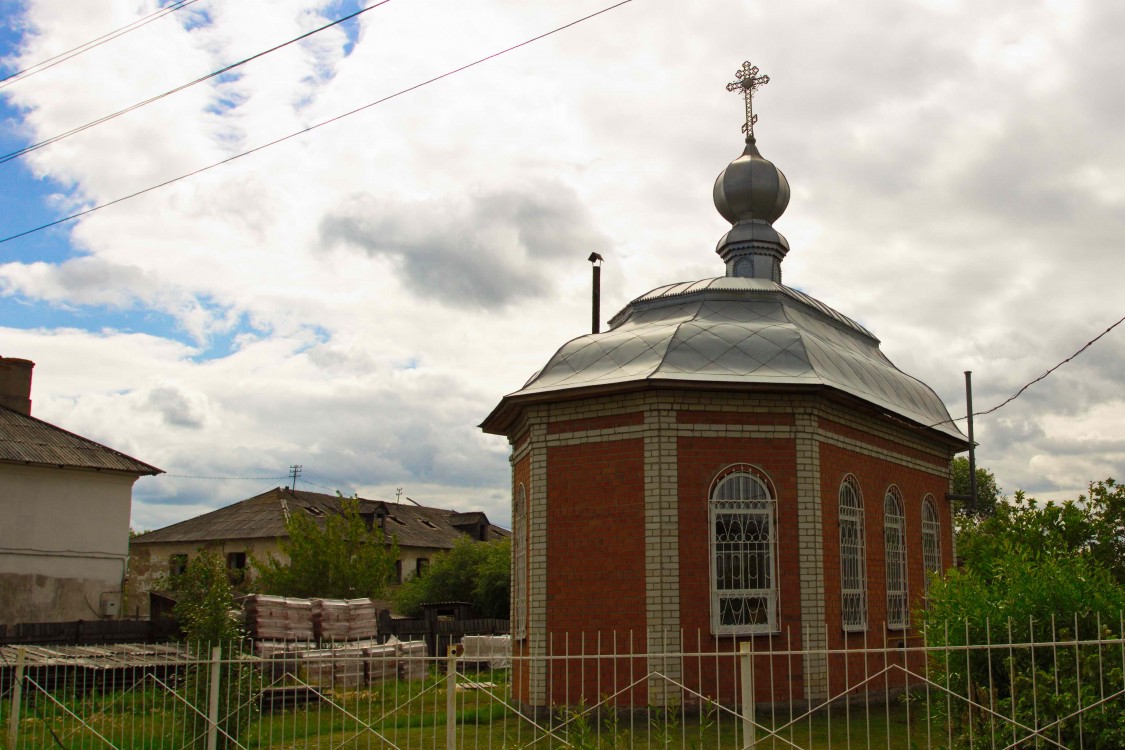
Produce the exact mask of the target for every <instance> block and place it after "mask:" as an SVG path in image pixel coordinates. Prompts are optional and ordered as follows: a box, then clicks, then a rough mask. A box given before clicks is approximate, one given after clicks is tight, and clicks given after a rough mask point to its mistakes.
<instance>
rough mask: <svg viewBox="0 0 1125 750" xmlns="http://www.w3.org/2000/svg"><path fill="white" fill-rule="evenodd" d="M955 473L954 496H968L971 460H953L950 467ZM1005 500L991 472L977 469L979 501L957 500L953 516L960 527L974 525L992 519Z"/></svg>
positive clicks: (962, 458)
mask: <svg viewBox="0 0 1125 750" xmlns="http://www.w3.org/2000/svg"><path fill="white" fill-rule="evenodd" d="M950 469H951V470H952V472H953V494H954V495H968V494H970V493H969V490H970V489H971V487H970V485H969V459H968V458H966V457H964V456H958V457H957V458H955V459H953V463H952V464H951V466H950ZM1003 499H1004V496H1003V494H1002V493H1001V491H1000V487H998V486H997V484H996V477H995V476H994V475H993V473H992V472H991V471H989V470H988V469H985V468H983V467H980V466H978V467H977V499H976V502H975V503H974V502H972V501H971V500H956V501H954V503H953V514H954V517H955V518H956V520H957V522H958V524H959V525H964V524H972V523H977V522H980V521H983V520H985V519H986V518H991V517H992V515H993V514H994V513H995V512H996V508H997V507H998V505H1000V504H1001V501H1002V500H1003Z"/></svg>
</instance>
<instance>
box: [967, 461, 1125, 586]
mask: <svg viewBox="0 0 1125 750" xmlns="http://www.w3.org/2000/svg"><path fill="white" fill-rule="evenodd" d="M957 548H958V551H959V552H960V554H961V557H962V559H963V560H964V563H965V565H966V567H967V568H968V569H969V570H971V571H973V572H975V573H976V574H978V575H982V576H986V577H987V576H990V572H989V571H990V570H991V569H992V567H993V566H994V565H995V564H996V561H997V560H1000V559H1003V558H1004V557H1006V556H1007V555H1008V554H1009V552H1010V551H1012V550H1015V551H1020V550H1022V551H1024V552H1025V553H1026V554H1027V555H1028V560H1029V561H1030V562H1035V561H1036V560H1039V559H1041V558H1042V557H1043V556H1051V557H1064V556H1065V557H1073V556H1081V557H1086V558H1088V559H1090V560H1091V561H1093V562H1094V563H1095V564H1096V565H1097V566H1099V567H1100V568H1102V569H1104V570H1105V571H1106V572H1107V573H1109V575H1110V576H1111V577H1112V578H1113V579H1114V580H1115V581H1116V582H1117V583H1118V584H1122V585H1125V485H1121V484H1118V483H1117V482H1116V481H1115V480H1113V479H1106V480H1104V481H1100V482H1091V483H1090V485H1089V489H1088V491H1087V494H1085V495H1079V496H1078V499H1077V500H1064V501H1063V502H1061V503H1056V502H1054V501H1048V502H1046V503H1040V502H1039V501H1037V500H1036V499H1035V498H1031V497H1027V496H1026V495H1025V494H1024V493H1023V492H1022V491H1017V492H1016V493H1015V496H1014V497H1013V499H1012V502H1011V503H998V504H997V505H996V509H995V511H994V512H993V514H992V515H991V516H990V517H989V518H987V519H985V520H984V521H982V522H981V523H979V524H978V525H976V526H975V527H972V528H968V529H965V530H963V532H962V533H961V535H960V536H959V537H958V539H957Z"/></svg>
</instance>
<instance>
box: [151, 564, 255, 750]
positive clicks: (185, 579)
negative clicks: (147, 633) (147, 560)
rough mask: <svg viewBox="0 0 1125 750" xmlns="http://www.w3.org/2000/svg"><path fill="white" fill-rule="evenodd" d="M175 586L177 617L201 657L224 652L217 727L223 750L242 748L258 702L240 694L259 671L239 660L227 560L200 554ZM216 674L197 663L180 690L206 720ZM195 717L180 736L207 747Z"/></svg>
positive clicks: (238, 624)
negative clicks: (245, 701)
mask: <svg viewBox="0 0 1125 750" xmlns="http://www.w3.org/2000/svg"><path fill="white" fill-rule="evenodd" d="M171 582H172V585H173V587H174V589H175V591H176V606H175V608H174V609H173V610H172V613H173V615H174V616H175V618H176V621H177V622H178V623H179V625H180V628H181V629H182V630H183V632H184V637H185V639H186V640H187V642H188V643H189V644H190V645H191V647H192V650H193V651H195V652H196V654H197V658H198V659H200V660H204V659H207V658H209V657H210V656H211V649H212V648H216V647H217V648H218V649H219V658H220V665H219V668H218V680H219V685H220V687H221V689H220V691H219V714H218V716H219V721H218V726H219V729H220V730H221V731H220V732H219V733H218V747H219V748H233V747H237V745H236V743H235V740H236V739H237V738H238V736H239V734H241V733H243V732H244V731H245V730H246V727H248V726H249V724H250V720H251V718H252V717H253V715H254V713H255V711H256V703H254V702H251V703H249V704H246V705H242V704H241V703H240V700H241V696H244V695H248V694H249V693H250V688H251V687H252V685H253V682H254V676H255V674H256V673H255V671H254V670H253V668H252V667H250V665H248V664H239V663H238V661H237V657H238V655H239V652H240V643H241V639H242V636H243V633H242V628H241V614H240V612H239V611H238V610H237V609H236V608H235V604H234V592H233V590H232V589H231V583H230V577H229V575H228V571H227V565H226V560H224V559H223V557H222V556H220V555H219V554H218V553H216V552H214V551H212V550H207V549H203V550H200V552H199V554H198V555H196V556H195V557H193V558H192V559H191V560H190V561H189V562H188V565H187V568H186V569H185V570H184V572H183V574H182V575H179V576H175V577H174V578H173V579H172V581H171ZM214 676H215V675H214V673H213V670H212V668H211V665H209V664H206V663H201V664H195V665H192V666H190V667H189V668H188V669H187V670H186V672H185V674H184V680H183V684H182V686H181V687H180V688H179V692H180V693H181V697H183V698H184V700H186V701H188V702H189V703H190V704H191V705H193V706H194V707H195V708H196V710H197V711H199V712H200V713H201V714H202V715H203V716H206V715H207V711H208V707H209V696H210V685H211V680H212V678H213V677H214ZM196 717H197V714H195V713H194V712H191V714H190V716H189V715H188V714H184V715H183V717H181V719H180V722H181V724H182V726H181V727H180V730H181V736H183V737H191V742H190V744H192V745H194V746H196V747H203V746H204V745H205V742H206V732H205V731H204V729H200V722H199V721H198V720H197V718H196ZM200 732H202V734H200ZM224 733H225V734H224Z"/></svg>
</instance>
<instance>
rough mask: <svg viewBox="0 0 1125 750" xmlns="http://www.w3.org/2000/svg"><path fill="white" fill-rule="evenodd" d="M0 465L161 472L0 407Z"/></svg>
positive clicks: (140, 472) (133, 472)
mask: <svg viewBox="0 0 1125 750" xmlns="http://www.w3.org/2000/svg"><path fill="white" fill-rule="evenodd" d="M0 462H3V463H14V464H25V465H33V466H56V467H64V468H71V469H94V470H96V471H121V472H126V473H129V474H137V475H152V474H163V473H164V471H163V470H162V469H158V468H156V467H155V466H150V465H149V464H146V463H145V462H143V461H138V460H137V459H135V458H133V457H132V456H127V455H125V454H124V453H122V452H120V451H115V450H114V449H113V448H107V447H106V446H104V445H102V444H101V443H95V442H94V441H93V440H89V439H87V438H84V437H81V436H80V435H75V434H74V433H73V432H67V431H66V430H64V429H62V428H61V427H55V426H54V425H53V424H51V423H50V422H44V421H43V420H41V419H36V418H35V417H32V416H29V415H27V414H23V413H21V412H18V411H14V410H12V409H8V408H6V407H3V406H0Z"/></svg>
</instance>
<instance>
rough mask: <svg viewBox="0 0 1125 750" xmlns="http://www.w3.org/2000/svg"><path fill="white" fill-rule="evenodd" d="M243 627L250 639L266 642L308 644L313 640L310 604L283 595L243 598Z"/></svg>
mask: <svg viewBox="0 0 1125 750" xmlns="http://www.w3.org/2000/svg"><path fill="white" fill-rule="evenodd" d="M245 607H246V627H247V629H248V630H249V631H250V637H251V638H254V639H255V640H267V641H310V640H312V638H313V635H314V633H313V620H312V602H311V601H310V600H308V599H293V598H288V597H284V596H267V595H265V594H251V595H250V596H248V597H246V602H245Z"/></svg>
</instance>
